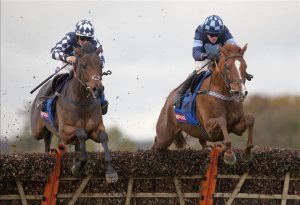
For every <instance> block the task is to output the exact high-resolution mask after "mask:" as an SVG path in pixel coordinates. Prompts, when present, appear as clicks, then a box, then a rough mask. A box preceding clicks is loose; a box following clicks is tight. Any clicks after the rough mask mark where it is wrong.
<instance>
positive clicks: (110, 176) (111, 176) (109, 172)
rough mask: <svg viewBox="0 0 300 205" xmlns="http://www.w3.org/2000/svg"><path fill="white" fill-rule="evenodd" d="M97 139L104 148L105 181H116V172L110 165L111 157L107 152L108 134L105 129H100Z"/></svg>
mask: <svg viewBox="0 0 300 205" xmlns="http://www.w3.org/2000/svg"><path fill="white" fill-rule="evenodd" d="M99 140H100V142H101V144H102V146H103V149H104V159H105V162H106V176H105V177H106V181H107V182H108V183H114V182H116V181H118V174H117V172H116V171H115V170H114V168H113V166H112V158H111V155H110V153H109V149H108V144H107V142H108V135H107V133H106V132H105V131H101V133H100V135H99Z"/></svg>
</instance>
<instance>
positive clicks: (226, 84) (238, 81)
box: [215, 55, 245, 93]
mask: <svg viewBox="0 0 300 205" xmlns="http://www.w3.org/2000/svg"><path fill="white" fill-rule="evenodd" d="M231 58H243V55H232V56H228V57H226V58H225V60H224V67H223V69H222V71H220V69H219V67H218V64H217V62H216V61H215V67H216V69H217V71H218V73H219V74H220V75H221V77H222V79H223V80H224V83H225V86H226V87H227V89H228V91H229V92H230V93H231V87H230V85H231V84H232V83H237V84H238V83H240V84H245V81H243V80H242V79H237V80H229V79H228V76H227V73H226V61H227V60H228V59H231Z"/></svg>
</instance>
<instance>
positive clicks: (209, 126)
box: [205, 117, 236, 164]
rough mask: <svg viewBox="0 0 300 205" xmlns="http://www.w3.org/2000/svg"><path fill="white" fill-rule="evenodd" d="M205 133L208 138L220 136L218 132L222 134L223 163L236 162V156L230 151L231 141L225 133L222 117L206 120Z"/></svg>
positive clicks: (226, 132)
mask: <svg viewBox="0 0 300 205" xmlns="http://www.w3.org/2000/svg"><path fill="white" fill-rule="evenodd" d="M205 127H206V130H207V132H208V133H209V134H210V136H212V137H213V136H215V135H220V134H221V133H220V131H221V132H222V134H223V137H224V140H223V143H224V144H225V153H224V161H225V163H227V164H234V163H235V162H236V156H235V154H234V152H233V151H232V147H231V140H230V139H229V134H228V131H227V122H226V120H225V119H224V118H223V117H217V118H211V119H209V120H207V122H206V124H205Z"/></svg>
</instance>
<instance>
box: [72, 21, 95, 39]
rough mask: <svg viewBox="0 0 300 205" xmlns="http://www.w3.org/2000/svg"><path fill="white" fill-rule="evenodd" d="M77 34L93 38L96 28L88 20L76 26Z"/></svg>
mask: <svg viewBox="0 0 300 205" xmlns="http://www.w3.org/2000/svg"><path fill="white" fill-rule="evenodd" d="M75 33H76V35H78V36H86V37H93V36H94V26H93V25H92V23H91V22H90V21H88V20H81V21H79V22H78V23H77V24H76V29H75Z"/></svg>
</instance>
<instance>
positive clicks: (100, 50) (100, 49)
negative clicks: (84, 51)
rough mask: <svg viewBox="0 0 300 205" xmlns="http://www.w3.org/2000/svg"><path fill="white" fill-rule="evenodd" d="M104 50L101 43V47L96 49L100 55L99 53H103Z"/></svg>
mask: <svg viewBox="0 0 300 205" xmlns="http://www.w3.org/2000/svg"><path fill="white" fill-rule="evenodd" d="M102 52H103V49H102V45H100V46H99V48H97V50H96V51H95V53H96V54H97V55H99V53H102Z"/></svg>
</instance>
